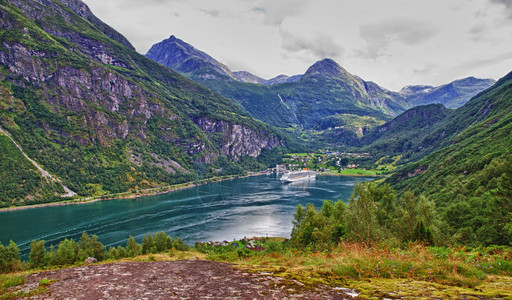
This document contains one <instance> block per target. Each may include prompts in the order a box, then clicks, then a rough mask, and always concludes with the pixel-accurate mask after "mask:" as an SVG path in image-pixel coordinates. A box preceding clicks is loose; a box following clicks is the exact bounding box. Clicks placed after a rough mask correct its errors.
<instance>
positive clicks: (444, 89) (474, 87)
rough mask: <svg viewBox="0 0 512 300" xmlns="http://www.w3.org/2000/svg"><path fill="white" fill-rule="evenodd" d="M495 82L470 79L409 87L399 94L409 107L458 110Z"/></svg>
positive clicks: (492, 80)
mask: <svg viewBox="0 0 512 300" xmlns="http://www.w3.org/2000/svg"><path fill="white" fill-rule="evenodd" d="M495 82H496V81H495V80H494V79H478V78H475V77H468V78H464V79H459V80H455V81H453V82H450V83H448V84H444V85H441V86H438V87H434V86H425V85H418V86H407V87H404V88H403V89H402V90H401V91H400V92H399V93H400V94H401V95H402V96H404V97H405V102H406V103H407V106H408V107H414V106H417V105H426V104H431V103H440V104H443V105H444V106H446V107H447V108H458V107H461V106H462V105H464V104H465V103H466V102H467V101H469V99H471V98H472V97H473V96H475V95H476V94H478V93H480V92H481V91H483V90H485V89H487V88H489V87H490V86H491V85H493V84H494V83H495Z"/></svg>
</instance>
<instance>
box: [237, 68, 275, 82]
mask: <svg viewBox="0 0 512 300" xmlns="http://www.w3.org/2000/svg"><path fill="white" fill-rule="evenodd" d="M233 75H235V79H236V80H238V81H240V82H248V83H256V84H265V83H266V82H267V80H265V79H263V78H261V77H258V76H256V75H254V74H251V73H249V72H247V71H238V72H233Z"/></svg>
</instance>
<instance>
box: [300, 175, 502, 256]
mask: <svg viewBox="0 0 512 300" xmlns="http://www.w3.org/2000/svg"><path fill="white" fill-rule="evenodd" d="M511 183H512V181H511ZM500 187H501V188H500V189H498V190H497V191H496V194H495V197H496V200H495V201H494V202H492V203H493V204H495V205H496V207H495V208H494V209H492V210H490V211H496V210H500V212H499V213H497V214H496V215H495V216H494V217H493V216H492V215H489V212H490V211H480V212H478V211H475V210H467V212H466V213H467V214H468V215H467V216H465V218H466V219H468V220H475V219H479V220H480V223H479V224H476V223H473V224H471V225H473V226H475V227H476V225H479V226H481V227H482V228H483V229H485V231H482V232H481V234H480V235H479V236H476V237H475V236H472V239H467V240H464V239H462V238H461V237H462V236H461V235H462V234H464V231H461V230H460V228H461V226H464V225H465V223H463V221H464V219H460V218H458V219H454V216H453V211H452V209H443V208H437V207H436V204H435V203H434V201H432V200H431V199H428V198H427V197H424V196H416V195H415V194H413V193H412V192H410V191H408V192H405V193H404V194H403V195H402V196H401V197H399V198H398V197H397V194H396V192H395V191H394V190H393V189H392V188H391V187H390V186H389V185H388V184H383V185H378V184H376V183H374V182H367V183H359V184H356V185H355V187H354V193H353V194H352V196H351V198H350V200H349V201H348V204H345V203H344V202H343V201H341V200H339V201H337V202H332V201H325V202H324V203H323V205H322V207H321V208H320V209H317V208H315V207H314V206H313V205H312V204H308V205H306V207H303V206H301V205H299V206H298V207H297V210H296V213H295V214H294V219H293V230H292V233H291V239H290V244H291V245H292V246H296V247H299V248H305V247H309V248H314V249H317V248H323V247H329V246H332V245H335V244H337V243H338V242H339V241H340V240H349V241H358V242H365V243H375V242H377V243H384V244H388V245H389V246H391V247H397V246H398V247H399V246H402V245H405V244H407V243H409V242H416V241H419V242H423V243H426V244H430V245H468V246H487V245H509V244H510V243H511V242H512V214H511V213H512V206H511V204H512V197H510V195H511V194H512V193H511V187H512V185H509V186H507V187H506V186H504V185H500ZM507 195H508V196H507ZM461 213H462V212H458V214H461ZM469 214H471V216H470V215H469Z"/></svg>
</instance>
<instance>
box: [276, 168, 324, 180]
mask: <svg viewBox="0 0 512 300" xmlns="http://www.w3.org/2000/svg"><path fill="white" fill-rule="evenodd" d="M315 178H316V172H315V171H310V170H307V171H295V172H289V173H286V174H284V175H283V176H281V179H280V180H281V181H282V182H283V183H287V182H296V181H302V180H310V179H315Z"/></svg>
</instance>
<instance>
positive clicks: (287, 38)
mask: <svg viewBox="0 0 512 300" xmlns="http://www.w3.org/2000/svg"><path fill="white" fill-rule="evenodd" d="M279 33H280V35H281V41H282V48H283V49H285V50H288V51H291V52H299V51H307V52H309V53H311V54H312V55H314V56H315V58H317V59H321V58H327V57H330V58H332V57H336V56H340V55H341V54H343V53H344V49H343V47H342V46H340V45H338V44H337V43H335V42H334V41H333V40H332V39H330V38H329V37H327V36H325V35H324V34H317V35H316V36H315V37H313V38H305V37H303V36H296V35H293V34H292V33H290V32H288V31H286V30H283V29H280V30H279Z"/></svg>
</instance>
